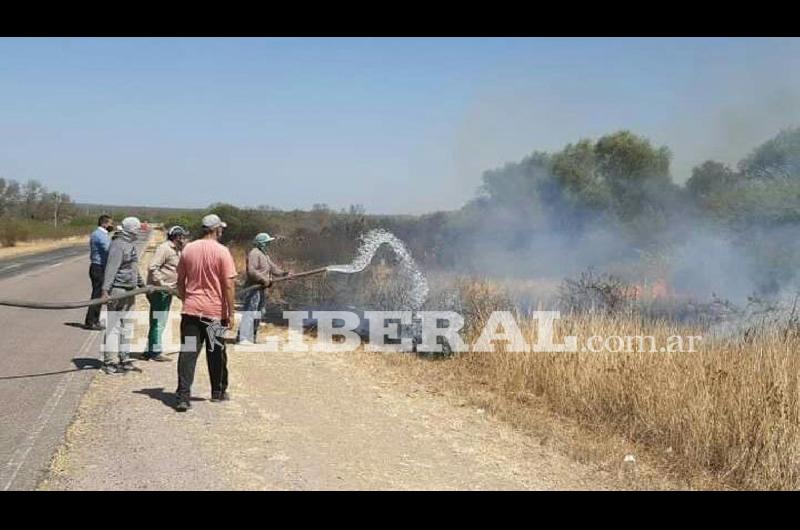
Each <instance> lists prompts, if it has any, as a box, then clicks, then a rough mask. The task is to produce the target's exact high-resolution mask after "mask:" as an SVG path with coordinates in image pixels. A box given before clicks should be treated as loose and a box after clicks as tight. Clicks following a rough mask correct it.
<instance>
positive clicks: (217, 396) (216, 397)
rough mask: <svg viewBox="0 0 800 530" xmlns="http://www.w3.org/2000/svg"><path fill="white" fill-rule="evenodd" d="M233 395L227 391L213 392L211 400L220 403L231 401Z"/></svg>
mask: <svg viewBox="0 0 800 530" xmlns="http://www.w3.org/2000/svg"><path fill="white" fill-rule="evenodd" d="M230 400H231V395H230V394H228V393H227V392H212V394H211V402H212V403H218V402H220V401H230Z"/></svg>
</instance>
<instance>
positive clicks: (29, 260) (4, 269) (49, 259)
mask: <svg viewBox="0 0 800 530" xmlns="http://www.w3.org/2000/svg"><path fill="white" fill-rule="evenodd" d="M86 249H87V245H86V243H81V244H80V245H75V246H71V247H63V248H58V249H55V250H52V251H48V252H43V253H38V254H29V255H26V256H20V257H16V258H8V259H4V260H0V280H2V279H4V278H10V277H13V276H17V275H19V274H23V273H25V272H28V271H32V270H35V269H37V268H41V267H47V266H51V265H55V264H57V263H61V262H63V261H64V260H67V259H69V258H74V257H76V256H85V255H86V254H87V251H86ZM87 274H88V273H87Z"/></svg>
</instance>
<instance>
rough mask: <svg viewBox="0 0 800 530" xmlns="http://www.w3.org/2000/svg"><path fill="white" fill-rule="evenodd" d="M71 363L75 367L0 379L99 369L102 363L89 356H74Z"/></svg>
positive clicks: (7, 376)
mask: <svg viewBox="0 0 800 530" xmlns="http://www.w3.org/2000/svg"><path fill="white" fill-rule="evenodd" d="M72 364H74V365H75V368H74V369H72V370H60V371H57V372H41V373H38V374H20V375H6V376H0V381H5V380H9V379H25V378H29V377H46V376H48V375H59V374H68V373H69V372H80V371H81V370H99V369H100V367H101V366H103V363H102V362H101V361H100V360H99V359H92V358H90V357H75V358H74V359H72Z"/></svg>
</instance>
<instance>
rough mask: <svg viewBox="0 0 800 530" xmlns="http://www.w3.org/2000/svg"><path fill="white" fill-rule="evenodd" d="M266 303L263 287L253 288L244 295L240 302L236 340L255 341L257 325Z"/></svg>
mask: <svg viewBox="0 0 800 530" xmlns="http://www.w3.org/2000/svg"><path fill="white" fill-rule="evenodd" d="M266 305H267V293H266V291H265V290H264V289H253V290H252V291H248V292H247V293H245V295H244V303H243V304H242V321H241V323H240V324H239V337H238V338H237V340H249V341H250V342H255V341H256V335H257V334H258V326H259V324H260V323H261V317H262V315H263V314H264V308H265V307H266Z"/></svg>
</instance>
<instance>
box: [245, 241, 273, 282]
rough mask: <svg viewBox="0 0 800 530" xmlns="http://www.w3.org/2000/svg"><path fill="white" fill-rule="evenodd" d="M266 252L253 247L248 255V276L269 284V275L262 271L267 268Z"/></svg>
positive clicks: (255, 280) (253, 279)
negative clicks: (265, 261)
mask: <svg viewBox="0 0 800 530" xmlns="http://www.w3.org/2000/svg"><path fill="white" fill-rule="evenodd" d="M264 258H265V256H264V253H263V252H261V251H260V250H256V249H253V250H251V251H250V254H248V256H247V276H248V277H249V278H250V279H251V280H252V281H254V282H257V283H261V284H263V285H264V286H267V287H268V286H269V283H270V280H269V275H268V274H264V273H263V272H261V271H262V270H263V269H264V268H265V265H266V264H265V263H264V261H263V260H264Z"/></svg>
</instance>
